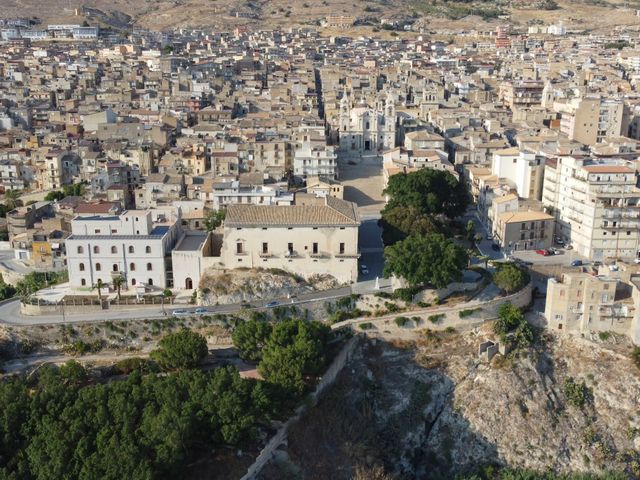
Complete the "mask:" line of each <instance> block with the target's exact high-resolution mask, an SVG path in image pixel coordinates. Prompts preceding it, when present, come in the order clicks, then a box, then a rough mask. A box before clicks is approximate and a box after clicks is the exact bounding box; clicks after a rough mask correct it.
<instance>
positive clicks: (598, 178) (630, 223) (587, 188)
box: [542, 157, 640, 261]
mask: <svg viewBox="0 0 640 480" xmlns="http://www.w3.org/2000/svg"><path fill="white" fill-rule="evenodd" d="M636 183H637V177H636V173H635V168H634V167H633V166H632V164H630V163H629V162H626V161H624V160H607V161H597V160H592V159H587V158H574V157H561V158H558V159H557V161H552V162H548V163H547V165H546V168H545V177H544V187H543V195H542V201H543V203H544V204H545V205H546V206H547V207H549V208H550V209H551V210H552V212H553V214H554V215H555V218H556V236H557V237H558V238H560V239H562V240H564V241H566V242H568V243H570V244H571V245H573V247H574V248H575V249H576V250H577V251H578V253H580V254H581V255H584V256H585V257H587V258H590V259H591V260H598V261H602V260H606V259H616V258H623V259H633V258H637V257H638V254H639V253H640V189H638V187H637V186H636Z"/></svg>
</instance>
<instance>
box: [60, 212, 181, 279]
mask: <svg viewBox="0 0 640 480" xmlns="http://www.w3.org/2000/svg"><path fill="white" fill-rule="evenodd" d="M181 234H182V232H181V220H180V211H179V210H176V209H171V210H167V211H165V210H128V211H124V212H123V213H121V214H120V215H94V216H77V217H76V218H74V219H73V220H72V222H71V236H70V237H69V238H67V240H66V247H67V266H68V270H69V283H70V284H71V286H72V287H75V288H81V287H87V288H91V287H93V286H95V285H96V284H97V282H98V280H102V282H103V283H104V284H110V283H111V282H112V281H113V278H114V277H118V276H120V277H122V278H123V279H124V281H125V288H126V287H128V286H143V285H144V286H148V287H158V288H166V287H171V286H172V278H171V258H170V254H171V250H172V248H173V247H174V246H175V244H176V242H177V241H178V240H179V238H180V237H181Z"/></svg>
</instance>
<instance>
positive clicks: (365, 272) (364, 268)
mask: <svg viewBox="0 0 640 480" xmlns="http://www.w3.org/2000/svg"><path fill="white" fill-rule="evenodd" d="M360 273H361V274H362V275H369V267H367V266H366V265H364V264H362V265H360Z"/></svg>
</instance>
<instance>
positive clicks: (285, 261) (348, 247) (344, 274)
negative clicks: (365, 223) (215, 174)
mask: <svg viewBox="0 0 640 480" xmlns="http://www.w3.org/2000/svg"><path fill="white" fill-rule="evenodd" d="M359 226H360V218H359V216H358V211H357V207H356V205H355V204H354V203H352V202H347V201H345V200H340V199H338V198H335V197H332V196H326V197H321V198H319V197H314V196H311V195H308V196H306V197H305V199H304V201H302V202H300V203H298V204H296V205H291V206H267V205H230V206H229V207H228V208H227V216H226V219H225V222H224V239H223V243H222V252H221V259H222V263H223V265H224V267H225V268H239V267H248V268H259V267H261V268H281V269H284V270H287V271H290V272H292V273H296V274H299V275H302V276H304V277H310V276H312V275H318V274H323V275H332V276H333V277H335V278H336V279H338V280H339V281H340V282H344V283H350V282H354V281H356V280H357V278H358V257H359V256H360V254H359V253H358V227H359Z"/></svg>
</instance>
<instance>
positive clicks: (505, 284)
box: [493, 263, 528, 293]
mask: <svg viewBox="0 0 640 480" xmlns="http://www.w3.org/2000/svg"><path fill="white" fill-rule="evenodd" d="M527 282H528V278H527V275H526V274H525V272H523V271H522V270H521V269H520V268H518V267H516V266H515V265H514V264H513V263H503V264H502V265H500V267H499V268H498V271H497V272H496V273H495V274H494V275H493V283H495V284H496V286H497V287H498V288H500V289H502V290H504V291H505V292H507V293H513V292H517V291H518V290H520V289H521V288H523V287H524V286H525V285H526V284H527Z"/></svg>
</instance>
